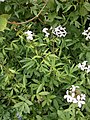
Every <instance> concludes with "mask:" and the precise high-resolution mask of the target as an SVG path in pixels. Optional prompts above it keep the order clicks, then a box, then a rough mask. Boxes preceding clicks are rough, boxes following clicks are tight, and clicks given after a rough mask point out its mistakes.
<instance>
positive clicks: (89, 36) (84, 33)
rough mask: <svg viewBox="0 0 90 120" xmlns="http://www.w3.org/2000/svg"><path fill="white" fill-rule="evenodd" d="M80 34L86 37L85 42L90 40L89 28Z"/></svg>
mask: <svg viewBox="0 0 90 120" xmlns="http://www.w3.org/2000/svg"><path fill="white" fill-rule="evenodd" d="M82 34H83V35H85V36H86V40H89V39H90V27H88V29H87V30H84V32H83V33H82Z"/></svg>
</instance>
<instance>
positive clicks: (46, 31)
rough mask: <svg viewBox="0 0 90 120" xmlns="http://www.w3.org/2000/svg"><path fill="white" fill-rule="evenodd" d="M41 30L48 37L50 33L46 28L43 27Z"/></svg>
mask: <svg viewBox="0 0 90 120" xmlns="http://www.w3.org/2000/svg"><path fill="white" fill-rule="evenodd" d="M42 32H44V33H45V37H48V36H49V35H50V33H49V32H48V28H43V30H42Z"/></svg>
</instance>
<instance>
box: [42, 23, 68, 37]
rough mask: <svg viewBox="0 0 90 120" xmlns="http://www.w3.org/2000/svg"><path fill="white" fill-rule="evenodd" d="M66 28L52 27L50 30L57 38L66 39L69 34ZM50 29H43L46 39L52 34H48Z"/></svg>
mask: <svg viewBox="0 0 90 120" xmlns="http://www.w3.org/2000/svg"><path fill="white" fill-rule="evenodd" d="M65 29H66V28H65V27H64V28H63V27H62V26H61V25H59V26H58V27H56V28H54V29H52V27H51V28H50V30H51V31H52V33H53V34H54V35H56V36H57V37H65V36H66V34H67V32H66V30H65ZM48 31H49V30H48V28H43V30H42V32H44V33H45V37H48V36H49V35H50V33H49V32H48Z"/></svg>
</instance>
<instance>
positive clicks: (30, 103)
mask: <svg viewBox="0 0 90 120" xmlns="http://www.w3.org/2000/svg"><path fill="white" fill-rule="evenodd" d="M25 102H26V103H27V104H28V105H33V103H32V102H31V101H29V100H25Z"/></svg>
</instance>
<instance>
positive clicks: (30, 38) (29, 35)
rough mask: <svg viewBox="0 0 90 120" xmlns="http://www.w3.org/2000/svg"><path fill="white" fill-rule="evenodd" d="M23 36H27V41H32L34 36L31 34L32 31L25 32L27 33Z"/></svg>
mask: <svg viewBox="0 0 90 120" xmlns="http://www.w3.org/2000/svg"><path fill="white" fill-rule="evenodd" d="M25 34H26V35H27V37H26V38H27V40H33V36H34V34H33V32H32V31H29V30H28V31H27V32H25Z"/></svg>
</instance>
